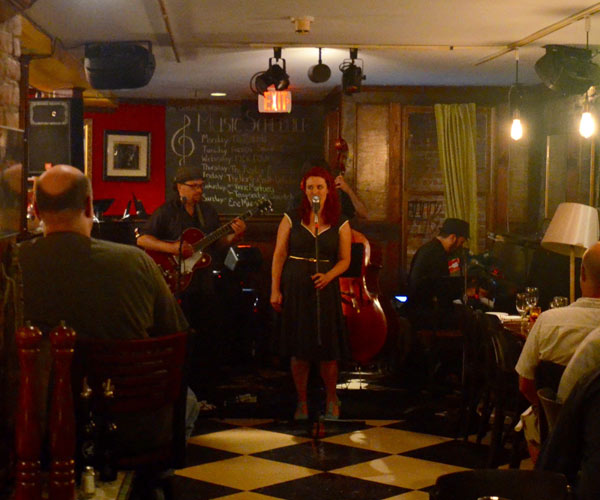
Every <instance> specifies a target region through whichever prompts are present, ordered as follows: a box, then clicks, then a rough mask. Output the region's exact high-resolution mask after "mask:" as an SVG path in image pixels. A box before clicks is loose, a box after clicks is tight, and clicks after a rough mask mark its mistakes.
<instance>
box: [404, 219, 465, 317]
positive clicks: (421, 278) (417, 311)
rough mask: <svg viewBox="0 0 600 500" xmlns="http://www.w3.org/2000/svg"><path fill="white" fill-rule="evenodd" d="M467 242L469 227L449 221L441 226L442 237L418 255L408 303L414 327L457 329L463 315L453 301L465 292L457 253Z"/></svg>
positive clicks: (411, 274)
mask: <svg viewBox="0 0 600 500" xmlns="http://www.w3.org/2000/svg"><path fill="white" fill-rule="evenodd" d="M468 238H469V223H468V222H466V221H464V220H461V219H454V218H449V219H446V220H445V221H444V223H443V224H442V227H441V229H440V233H439V234H438V235H437V236H436V237H435V238H433V239H432V240H431V241H429V242H427V243H425V244H424V245H423V246H421V248H419V249H418V250H417V252H416V253H415V255H414V257H413V259H412V262H411V265H410V272H409V275H408V302H407V314H408V317H409V319H410V320H411V323H412V324H413V326H414V325H415V324H417V325H419V327H425V328H431V327H440V328H451V327H455V326H457V324H458V320H459V316H460V311H458V310H457V308H456V307H455V304H453V301H454V300H455V299H458V298H460V297H461V296H462V294H463V292H464V278H463V277H461V276H460V264H459V260H458V258H456V257H454V253H455V252H456V251H457V250H459V249H460V248H462V246H463V245H464V243H465V241H466V240H467V239H468ZM453 257H454V258H453ZM451 267H452V270H451Z"/></svg>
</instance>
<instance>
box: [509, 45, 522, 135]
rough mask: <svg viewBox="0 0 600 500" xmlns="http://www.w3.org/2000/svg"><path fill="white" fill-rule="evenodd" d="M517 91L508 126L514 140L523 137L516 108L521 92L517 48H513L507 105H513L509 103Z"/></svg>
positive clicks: (519, 114)
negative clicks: (512, 77)
mask: <svg viewBox="0 0 600 500" xmlns="http://www.w3.org/2000/svg"><path fill="white" fill-rule="evenodd" d="M514 92H516V93H517V105H515V106H514V111H513V121H512V125H511V127H510V136H511V138H512V139H513V140H514V141H518V140H519V139H520V138H521V137H523V125H522V124H521V113H520V111H519V108H518V103H519V102H520V101H521V93H520V91H519V49H518V48H517V49H515V84H514V85H513V86H512V87H511V88H510V90H509V91H508V106H509V107H511V104H512V105H514V102H513V103H511V97H512V94H513V93H514Z"/></svg>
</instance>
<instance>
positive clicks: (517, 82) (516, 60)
mask: <svg viewBox="0 0 600 500" xmlns="http://www.w3.org/2000/svg"><path fill="white" fill-rule="evenodd" d="M515 85H519V49H518V48H516V49H515Z"/></svg>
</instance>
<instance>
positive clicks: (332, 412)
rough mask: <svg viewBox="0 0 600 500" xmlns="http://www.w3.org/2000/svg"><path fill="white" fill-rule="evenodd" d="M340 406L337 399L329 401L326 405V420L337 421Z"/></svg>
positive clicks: (340, 403)
mask: <svg viewBox="0 0 600 500" xmlns="http://www.w3.org/2000/svg"><path fill="white" fill-rule="evenodd" d="M340 406H342V402H341V401H340V400H339V399H335V400H333V401H329V402H328V403H327V411H326V412H325V419H326V420H338V419H339V418H340Z"/></svg>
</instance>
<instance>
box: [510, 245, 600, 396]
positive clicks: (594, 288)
mask: <svg viewBox="0 0 600 500" xmlns="http://www.w3.org/2000/svg"><path fill="white" fill-rule="evenodd" d="M579 285H580V287H581V295H582V296H581V297H580V298H579V299H577V300H576V301H575V302H573V303H572V304H571V305H569V306H568V307H561V308H558V309H550V310H548V311H545V312H543V313H542V314H541V315H540V317H539V318H538V319H537V321H536V322H535V325H534V326H533V328H532V329H531V331H530V332H529V335H528V336H527V341H526V342H525V346H524V347H523V351H522V352H521V356H520V357H519V361H518V362H517V366H516V367H515V368H516V370H517V373H518V374H519V388H520V389H521V392H522V393H523V395H524V396H525V397H526V398H527V399H528V400H529V401H530V402H531V403H532V404H534V403H535V404H537V401H538V398H537V394H536V388H535V380H534V379H535V369H536V367H537V365H538V364H539V362H540V361H551V362H553V363H556V364H559V365H563V366H566V365H567V364H568V363H569V360H570V359H571V357H572V356H573V354H574V353H575V350H576V349H577V347H578V346H579V344H580V343H581V342H582V341H583V339H585V337H586V336H587V335H588V334H589V333H590V332H591V331H592V330H594V329H595V328H597V327H598V325H600V242H598V243H596V244H594V245H593V246H591V247H590V248H589V249H588V250H587V251H586V252H585V254H584V255H583V258H582V261H581V274H580V276H579Z"/></svg>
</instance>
